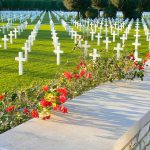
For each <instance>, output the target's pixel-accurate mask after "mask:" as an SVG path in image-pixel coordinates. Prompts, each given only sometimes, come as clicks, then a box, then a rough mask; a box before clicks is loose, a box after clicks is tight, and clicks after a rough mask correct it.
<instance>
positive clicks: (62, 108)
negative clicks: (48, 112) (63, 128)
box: [59, 106, 68, 113]
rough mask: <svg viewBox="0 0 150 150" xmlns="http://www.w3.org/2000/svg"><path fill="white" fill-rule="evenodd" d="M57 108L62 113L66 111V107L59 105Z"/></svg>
mask: <svg viewBox="0 0 150 150" xmlns="http://www.w3.org/2000/svg"><path fill="white" fill-rule="evenodd" d="M59 110H60V111H61V112H62V113H68V109H67V108H66V107H64V106H60V108H59Z"/></svg>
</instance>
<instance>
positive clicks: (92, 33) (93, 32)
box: [90, 29, 95, 41]
mask: <svg viewBox="0 0 150 150" xmlns="http://www.w3.org/2000/svg"><path fill="white" fill-rule="evenodd" d="M90 33H91V41H93V40H94V35H95V31H94V30H93V29H92V31H91V32H90Z"/></svg>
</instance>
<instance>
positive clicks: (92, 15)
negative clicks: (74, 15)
mask: <svg viewBox="0 0 150 150" xmlns="http://www.w3.org/2000/svg"><path fill="white" fill-rule="evenodd" d="M85 16H86V17H87V18H92V19H94V18H96V17H98V11H97V10H95V9H93V8H89V9H88V10H87V11H86V12H85Z"/></svg>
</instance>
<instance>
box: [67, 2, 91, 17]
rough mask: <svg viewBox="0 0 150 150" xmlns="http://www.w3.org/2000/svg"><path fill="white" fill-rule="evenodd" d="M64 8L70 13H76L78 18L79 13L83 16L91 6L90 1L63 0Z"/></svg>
mask: <svg viewBox="0 0 150 150" xmlns="http://www.w3.org/2000/svg"><path fill="white" fill-rule="evenodd" d="M64 5H65V7H66V8H67V9H68V10H70V11H77V12H78V18H79V17H80V13H81V14H82V15H85V11H86V10H87V8H88V7H89V6H90V5H91V1H90V0H84V1H83V0H64Z"/></svg>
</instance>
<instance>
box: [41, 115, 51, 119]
mask: <svg viewBox="0 0 150 150" xmlns="http://www.w3.org/2000/svg"><path fill="white" fill-rule="evenodd" d="M50 118H51V116H50V115H49V116H45V117H43V118H42V119H43V120H47V119H50Z"/></svg>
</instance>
